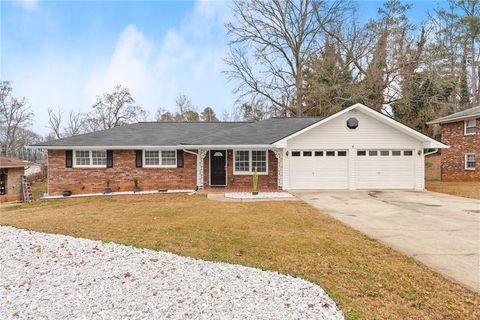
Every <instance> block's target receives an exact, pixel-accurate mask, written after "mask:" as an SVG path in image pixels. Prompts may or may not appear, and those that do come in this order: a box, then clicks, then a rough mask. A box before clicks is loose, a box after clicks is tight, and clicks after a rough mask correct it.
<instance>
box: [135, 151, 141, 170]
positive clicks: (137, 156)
mask: <svg viewBox="0 0 480 320" xmlns="http://www.w3.org/2000/svg"><path fill="white" fill-rule="evenodd" d="M135 167H137V168H141V167H142V150H135Z"/></svg>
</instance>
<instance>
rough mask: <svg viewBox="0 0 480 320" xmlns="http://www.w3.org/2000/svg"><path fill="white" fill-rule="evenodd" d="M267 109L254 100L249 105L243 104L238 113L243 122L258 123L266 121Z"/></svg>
mask: <svg viewBox="0 0 480 320" xmlns="http://www.w3.org/2000/svg"><path fill="white" fill-rule="evenodd" d="M267 109H268V108H267V107H266V106H265V104H264V103H263V101H261V100H255V101H252V102H251V103H243V104H242V105H241V106H240V112H241V116H242V119H243V120H246V121H260V120H264V119H266V117H267V115H268V111H267Z"/></svg>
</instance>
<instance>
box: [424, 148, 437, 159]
mask: <svg viewBox="0 0 480 320" xmlns="http://www.w3.org/2000/svg"><path fill="white" fill-rule="evenodd" d="M437 152H438V148H435V149H433V151H431V152H427V153H424V154H423V156H424V157H426V156H429V155H431V154H434V153H437Z"/></svg>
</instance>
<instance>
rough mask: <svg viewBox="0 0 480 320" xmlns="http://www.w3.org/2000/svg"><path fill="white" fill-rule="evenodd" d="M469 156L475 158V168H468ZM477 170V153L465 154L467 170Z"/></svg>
mask: <svg viewBox="0 0 480 320" xmlns="http://www.w3.org/2000/svg"><path fill="white" fill-rule="evenodd" d="M468 156H474V157H475V167H473V168H469V167H467V157H468ZM476 169H477V156H476V154H475V153H465V170H472V171H475V170H476Z"/></svg>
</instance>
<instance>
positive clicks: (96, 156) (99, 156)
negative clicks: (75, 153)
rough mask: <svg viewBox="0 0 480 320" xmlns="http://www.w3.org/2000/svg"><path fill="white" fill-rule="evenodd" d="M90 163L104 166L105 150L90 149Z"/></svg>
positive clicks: (105, 161)
mask: <svg viewBox="0 0 480 320" xmlns="http://www.w3.org/2000/svg"><path fill="white" fill-rule="evenodd" d="M92 165H94V166H106V165H107V152H106V151H92Z"/></svg>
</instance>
